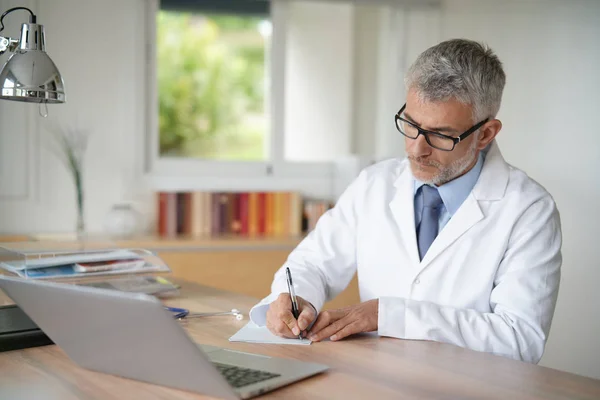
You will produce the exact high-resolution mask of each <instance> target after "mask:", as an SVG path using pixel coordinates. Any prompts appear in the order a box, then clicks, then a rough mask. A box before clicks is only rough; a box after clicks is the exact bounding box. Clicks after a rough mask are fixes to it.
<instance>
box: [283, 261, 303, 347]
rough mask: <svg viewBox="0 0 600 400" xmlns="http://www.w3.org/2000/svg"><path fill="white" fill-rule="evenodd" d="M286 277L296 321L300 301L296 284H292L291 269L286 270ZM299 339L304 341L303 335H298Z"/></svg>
mask: <svg viewBox="0 0 600 400" xmlns="http://www.w3.org/2000/svg"><path fill="white" fill-rule="evenodd" d="M285 275H286V277H287V285H288V291H289V292H290V300H292V314H293V315H294V318H296V320H297V319H298V316H299V315H300V313H299V312H298V301H297V299H296V292H294V283H293V282H292V273H291V272H290V269H289V267H286V268H285ZM298 339H300V340H302V333H300V334H299V335H298Z"/></svg>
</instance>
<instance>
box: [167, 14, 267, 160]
mask: <svg viewBox="0 0 600 400" xmlns="http://www.w3.org/2000/svg"><path fill="white" fill-rule="evenodd" d="M258 23H259V20H258V19H256V18H248V17H236V16H207V15H193V14H179V13H172V12H160V13H159V15H158V20H157V30H158V37H157V41H158V43H157V49H158V50H157V52H158V90H159V107H160V109H159V130H160V151H161V154H163V155H176V156H195V157H204V158H221V159H222V158H234V159H261V158H263V153H264V150H263V147H264V146H263V142H264V137H265V128H266V126H265V123H264V120H265V118H264V97H265V93H264V68H265V59H264V58H265V48H264V47H265V46H264V41H263V40H262V37H260V35H259V33H258V31H257V26H258ZM249 121H250V122H249ZM251 121H255V122H254V123H252V122H251ZM257 121H258V122H257Z"/></svg>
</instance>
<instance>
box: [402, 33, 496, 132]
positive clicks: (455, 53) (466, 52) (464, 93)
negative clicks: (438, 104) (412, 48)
mask: <svg viewBox="0 0 600 400" xmlns="http://www.w3.org/2000/svg"><path fill="white" fill-rule="evenodd" d="M505 83H506V75H505V74H504V71H503V69H502V63H501V62H500V59H499V58H498V57H497V56H496V55H495V54H494V52H493V51H492V50H491V49H490V48H489V47H487V46H486V45H484V44H481V43H477V42H474V41H472V40H466V39H452V40H447V41H445V42H442V43H439V44H437V45H435V46H433V47H430V48H429V49H427V50H425V51H424V52H423V53H421V55H419V57H418V58H417V60H416V61H415V62H414V63H413V65H412V66H411V67H410V69H409V70H408V73H407V74H406V78H405V84H406V87H407V89H410V88H414V89H415V90H416V91H417V93H418V94H419V96H420V99H421V100H424V101H446V100H448V99H450V98H455V99H456V100H458V101H460V102H461V103H463V104H468V105H471V106H472V107H473V120H474V123H476V122H479V121H480V120H483V119H485V118H488V117H489V118H495V117H496V115H497V114H498V111H499V110H500V103H501V102H502V91H503V90H504V84H505Z"/></svg>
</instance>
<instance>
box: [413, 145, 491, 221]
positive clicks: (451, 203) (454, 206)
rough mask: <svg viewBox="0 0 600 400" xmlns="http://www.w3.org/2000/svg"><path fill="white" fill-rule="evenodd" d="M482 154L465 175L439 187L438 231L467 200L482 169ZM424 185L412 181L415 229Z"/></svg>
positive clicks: (421, 210) (420, 210)
mask: <svg viewBox="0 0 600 400" xmlns="http://www.w3.org/2000/svg"><path fill="white" fill-rule="evenodd" d="M483 162H484V152H480V153H479V157H478V159H477V163H476V164H475V166H474V167H473V168H471V169H470V170H469V171H468V172H467V173H466V174H464V175H462V176H460V177H458V178H456V179H454V180H451V181H450V182H447V183H444V184H443V185H442V186H439V187H438V188H437V189H438V192H439V193H440V197H441V198H442V201H443V202H444V205H443V206H442V209H441V210H440V217H439V220H438V231H439V232H441V231H442V228H443V227H444V226H446V224H447V223H448V221H450V218H452V216H453V215H454V214H455V213H456V211H458V209H459V208H460V206H461V205H462V203H463V202H464V201H465V200H466V199H467V197H468V196H469V193H471V190H473V187H474V186H475V183H477V179H479V174H480V173H481V169H482V168H483ZM423 185H424V183H423V182H421V181H419V180H418V179H416V178H415V179H414V188H415V199H414V201H415V228H417V227H418V226H419V224H420V223H421V215H422V214H423V191H422V190H419V189H420V188H421V186H423Z"/></svg>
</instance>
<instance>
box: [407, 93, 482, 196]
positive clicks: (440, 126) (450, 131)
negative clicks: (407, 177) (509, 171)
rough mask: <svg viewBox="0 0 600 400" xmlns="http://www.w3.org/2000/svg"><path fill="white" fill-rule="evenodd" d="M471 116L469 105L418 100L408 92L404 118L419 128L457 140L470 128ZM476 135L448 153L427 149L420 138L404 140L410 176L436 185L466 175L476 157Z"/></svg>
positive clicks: (472, 135) (416, 96) (477, 151)
mask: <svg viewBox="0 0 600 400" xmlns="http://www.w3.org/2000/svg"><path fill="white" fill-rule="evenodd" d="M472 113H473V111H472V108H471V106H469V105H465V104H462V103H460V102H459V101H457V100H454V99H452V100H448V101H444V102H424V101H421V100H420V99H419V97H418V94H417V92H416V91H415V90H414V89H410V90H409V91H408V97H407V99H406V109H405V110H404V117H405V118H406V119H407V120H409V121H411V122H412V123H414V124H415V125H418V126H419V127H421V128H422V129H425V130H428V131H434V132H439V133H442V134H444V135H448V136H452V137H458V136H459V135H460V134H462V133H463V132H464V131H466V130H467V129H469V128H471V127H472V126H473V125H474V122H473V114H472ZM477 122H479V121H477ZM478 136H479V135H478V134H477V133H473V134H471V135H470V136H469V137H467V138H466V139H465V140H464V141H462V142H460V143H458V144H457V145H456V146H455V147H454V150H452V151H443V150H438V149H436V148H433V147H431V146H430V145H429V144H428V143H427V141H426V140H425V137H424V136H423V135H419V137H418V138H417V139H410V138H405V145H406V152H407V154H408V159H409V161H410V167H411V170H412V173H413V175H414V176H415V178H417V179H418V180H420V181H422V182H425V183H428V184H433V185H438V186H439V185H442V184H444V183H446V182H448V181H451V180H452V179H454V178H457V177H458V176H460V175H462V174H464V173H466V172H467V171H468V170H469V169H470V168H471V167H472V166H473V165H475V163H476V161H477V156H478V155H479V146H478Z"/></svg>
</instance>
